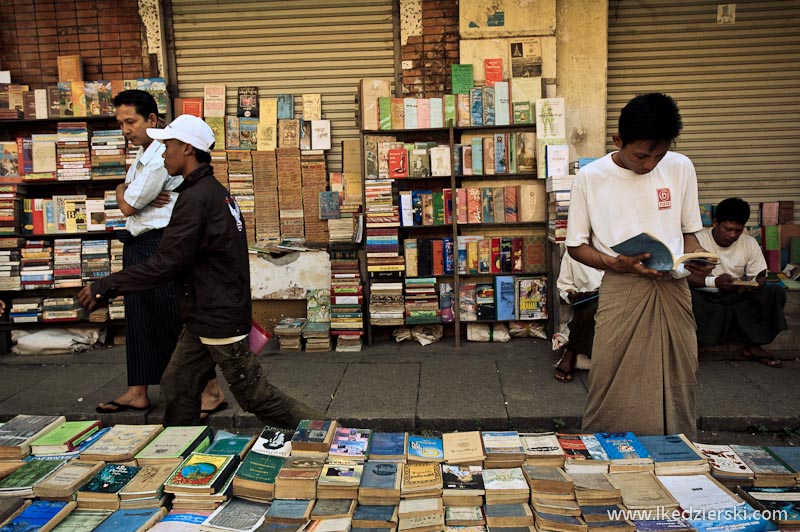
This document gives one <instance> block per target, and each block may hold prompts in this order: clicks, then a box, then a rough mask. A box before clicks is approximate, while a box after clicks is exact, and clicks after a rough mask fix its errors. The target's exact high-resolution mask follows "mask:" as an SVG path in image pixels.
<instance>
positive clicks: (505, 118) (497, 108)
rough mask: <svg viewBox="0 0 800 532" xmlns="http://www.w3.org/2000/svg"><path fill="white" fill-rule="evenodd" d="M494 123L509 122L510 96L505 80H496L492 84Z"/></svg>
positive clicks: (508, 123) (507, 123)
mask: <svg viewBox="0 0 800 532" xmlns="http://www.w3.org/2000/svg"><path fill="white" fill-rule="evenodd" d="M494 123H495V125H497V126H507V125H510V124H511V96H510V95H509V87H508V82H507V81H498V82H497V83H495V85H494Z"/></svg>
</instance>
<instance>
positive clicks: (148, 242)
mask: <svg viewBox="0 0 800 532" xmlns="http://www.w3.org/2000/svg"><path fill="white" fill-rule="evenodd" d="M162 233H163V230H162V229H153V230H150V231H148V232H146V233H143V234H141V235H138V236H132V235H131V234H130V233H128V232H127V231H124V232H120V234H119V239H120V240H121V241H122V242H123V244H124V246H123V248H122V265H123V268H130V267H131V266H135V265H137V264H141V263H142V262H145V261H146V260H147V259H149V258H150V257H151V256H153V255H155V253H156V251H157V250H158V244H159V242H161V234H162ZM125 324H126V327H125V354H126V357H127V370H128V386H142V385H148V386H153V385H156V384H158V383H159V382H160V381H161V375H162V374H163V373H164V369H165V368H166V367H167V364H169V358H170V355H172V352H173V351H174V350H175V343H176V342H177V341H178V335H179V334H180V333H181V327H182V326H183V324H182V322H181V319H180V316H178V306H177V304H176V303H175V287H174V285H173V283H172V282H169V283H166V284H163V285H161V286H159V287H158V288H153V289H152V290H145V291H144V292H137V293H133V294H127V295H126V296H125Z"/></svg>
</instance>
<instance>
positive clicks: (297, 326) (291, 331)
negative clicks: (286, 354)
mask: <svg viewBox="0 0 800 532" xmlns="http://www.w3.org/2000/svg"><path fill="white" fill-rule="evenodd" d="M305 326H306V319H305V318H284V319H282V320H281V321H279V322H278V323H277V325H275V336H277V337H278V345H279V348H280V350H281V351H300V350H301V347H302V341H301V338H302V336H301V335H302V333H303V328H304V327H305Z"/></svg>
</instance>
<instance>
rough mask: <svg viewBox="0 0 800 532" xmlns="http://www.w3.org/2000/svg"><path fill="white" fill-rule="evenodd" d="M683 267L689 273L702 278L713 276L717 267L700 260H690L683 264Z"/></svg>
mask: <svg viewBox="0 0 800 532" xmlns="http://www.w3.org/2000/svg"><path fill="white" fill-rule="evenodd" d="M683 267H684V268H686V269H687V270H688V271H689V273H694V274H697V275H699V276H700V277H708V276H709V275H711V272H713V271H714V268H715V267H716V265H715V264H711V263H708V262H704V261H699V260H689V261H686V262H684V263H683Z"/></svg>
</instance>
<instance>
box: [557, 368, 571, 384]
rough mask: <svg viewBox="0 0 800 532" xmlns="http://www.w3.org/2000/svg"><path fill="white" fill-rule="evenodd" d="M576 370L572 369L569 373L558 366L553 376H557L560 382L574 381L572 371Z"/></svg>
mask: <svg viewBox="0 0 800 532" xmlns="http://www.w3.org/2000/svg"><path fill="white" fill-rule="evenodd" d="M574 371H575V370H572V371H570V372H569V373H567V372H566V371H564V370H563V369H561V368H556V372H555V373H554V374H553V376H554V377H555V378H556V380H557V381H558V382H565V383H566V382H572V373H573V372H574Z"/></svg>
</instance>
